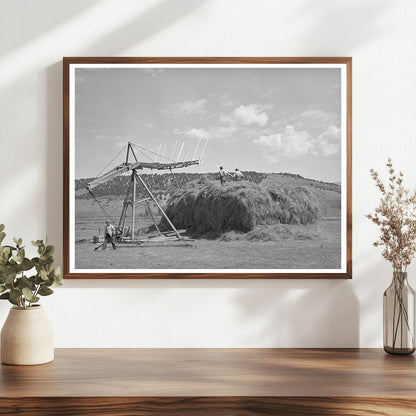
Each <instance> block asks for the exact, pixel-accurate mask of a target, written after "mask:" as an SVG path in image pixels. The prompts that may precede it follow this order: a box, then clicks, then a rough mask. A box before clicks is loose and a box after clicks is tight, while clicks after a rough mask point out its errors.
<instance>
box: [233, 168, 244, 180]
mask: <svg viewBox="0 0 416 416" xmlns="http://www.w3.org/2000/svg"><path fill="white" fill-rule="evenodd" d="M243 179H244V175H243V172H241V171H240V170H239V169H238V168H235V171H234V180H235V181H236V182H237V181H239V180H243Z"/></svg>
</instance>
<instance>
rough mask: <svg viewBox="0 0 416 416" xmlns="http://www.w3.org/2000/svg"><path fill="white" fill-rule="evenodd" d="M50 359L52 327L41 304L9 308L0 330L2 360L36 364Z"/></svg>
mask: <svg viewBox="0 0 416 416" xmlns="http://www.w3.org/2000/svg"><path fill="white" fill-rule="evenodd" d="M53 359H54V337H53V329H52V326H51V324H50V323H49V320H48V318H47V316H46V313H45V310H44V309H43V307H42V306H40V305H36V306H31V307H30V308H27V309H18V308H17V307H13V308H11V309H10V312H9V314H8V316H7V319H6V322H5V323H4V326H3V329H2V331H1V362H2V363H4V364H11V365H35V364H44V363H48V362H50V361H53Z"/></svg>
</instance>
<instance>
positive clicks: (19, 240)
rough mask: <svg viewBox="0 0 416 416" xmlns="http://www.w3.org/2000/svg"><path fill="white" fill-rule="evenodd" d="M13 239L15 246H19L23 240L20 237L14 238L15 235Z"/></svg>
mask: <svg viewBox="0 0 416 416" xmlns="http://www.w3.org/2000/svg"><path fill="white" fill-rule="evenodd" d="M13 241H14V243H15V244H16V247H17V248H20V246H21V245H22V242H23V241H22V239H21V238H16V237H13Z"/></svg>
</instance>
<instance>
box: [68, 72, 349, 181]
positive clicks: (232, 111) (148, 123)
mask: <svg viewBox="0 0 416 416" xmlns="http://www.w3.org/2000/svg"><path fill="white" fill-rule="evenodd" d="M129 141H130V142H133V143H135V144H136V145H138V146H140V147H141V148H144V149H147V150H148V151H151V152H154V153H157V154H159V155H160V156H158V157H157V160H158V161H168V159H172V160H176V159H177V158H178V156H179V150H180V149H181V148H182V153H181V154H180V159H181V160H184V159H185V160H189V159H191V158H192V156H194V154H196V156H197V157H199V156H200V154H201V153H200V152H201V151H202V148H203V147H204V144H205V142H207V144H206V148H205V152H204V154H203V155H202V161H201V163H200V165H199V166H196V167H191V168H186V169H181V170H179V171H185V170H186V171H187V172H215V171H218V168H219V166H223V167H224V168H225V170H227V171H233V170H234V169H235V168H239V169H240V170H242V171H245V170H254V171H258V172H289V173H296V174H300V175H302V176H304V177H308V178H313V179H318V180H324V181H329V182H340V181H341V156H340V150H341V149H340V143H341V70H340V69H338V68H218V67H216V68H157V67H154V68H145V69H144V68H127V67H123V68H102V67H100V68H77V69H76V70H75V177H76V178H86V177H88V178H91V177H95V176H97V174H98V173H99V172H100V171H102V169H103V168H104V167H105V166H106V165H107V164H108V163H109V162H110V161H111V160H112V159H113V158H114V157H115V156H116V155H117V154H118V153H120V154H119V156H118V157H116V158H115V159H114V160H113V161H112V162H111V163H110V165H109V166H108V168H111V167H114V166H115V164H117V163H120V162H123V159H124V158H125V146H126V145H127V143H128V142H129ZM148 151H143V153H140V152H138V153H137V156H138V159H139V160H143V161H149V157H150V158H153V159H154V157H155V156H154V155H153V154H152V153H150V152H148ZM162 155H163V156H164V159H162Z"/></svg>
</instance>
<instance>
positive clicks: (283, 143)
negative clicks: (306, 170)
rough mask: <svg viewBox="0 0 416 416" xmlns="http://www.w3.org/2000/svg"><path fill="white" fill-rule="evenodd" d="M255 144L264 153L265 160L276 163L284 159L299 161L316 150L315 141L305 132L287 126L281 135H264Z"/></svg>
mask: <svg viewBox="0 0 416 416" xmlns="http://www.w3.org/2000/svg"><path fill="white" fill-rule="evenodd" d="M254 143H255V144H256V145H257V146H258V147H259V148H260V149H261V150H262V151H263V155H264V158H265V159H266V160H267V161H268V162H270V163H275V162H278V161H279V160H281V159H282V158H289V159H297V158H299V157H301V156H304V155H306V154H308V153H311V152H312V151H313V148H314V141H313V140H312V138H311V137H310V135H309V134H308V133H307V132H306V131H305V130H302V131H297V130H296V129H295V127H294V126H291V125H289V126H286V128H285V130H284V131H283V132H281V133H275V134H270V135H267V136H266V135H262V136H260V137H259V138H258V139H255V140H254Z"/></svg>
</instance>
